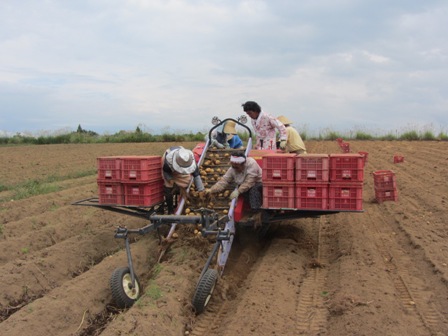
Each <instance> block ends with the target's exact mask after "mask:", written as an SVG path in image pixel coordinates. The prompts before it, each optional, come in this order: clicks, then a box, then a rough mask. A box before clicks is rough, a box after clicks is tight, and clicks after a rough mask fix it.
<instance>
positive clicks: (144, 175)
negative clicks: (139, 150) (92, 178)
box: [97, 156, 163, 206]
mask: <svg viewBox="0 0 448 336" xmlns="http://www.w3.org/2000/svg"><path fill="white" fill-rule="evenodd" d="M97 166H98V179H97V182H98V191H99V203H100V204H111V205H130V206H152V205H155V204H157V203H160V202H162V201H163V179H162V160H161V157H160V156H120V157H117V156H114V157H99V158H97Z"/></svg>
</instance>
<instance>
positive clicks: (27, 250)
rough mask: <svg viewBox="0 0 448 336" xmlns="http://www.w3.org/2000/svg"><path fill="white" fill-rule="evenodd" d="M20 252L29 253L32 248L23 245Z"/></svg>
mask: <svg viewBox="0 0 448 336" xmlns="http://www.w3.org/2000/svg"><path fill="white" fill-rule="evenodd" d="M20 252H22V254H28V252H30V248H29V247H22V248H21V249H20Z"/></svg>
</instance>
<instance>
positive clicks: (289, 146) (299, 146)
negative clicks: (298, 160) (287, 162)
mask: <svg viewBox="0 0 448 336" xmlns="http://www.w3.org/2000/svg"><path fill="white" fill-rule="evenodd" d="M277 119H278V120H279V121H280V122H281V123H282V124H283V125H285V127H286V146H285V149H284V150H285V152H287V153H296V154H306V147H305V144H304V143H303V140H302V137H301V136H300V134H299V132H297V130H296V129H295V128H294V127H292V126H291V124H292V121H291V120H289V119H288V118H286V117H285V116H280V117H278V118H277Z"/></svg>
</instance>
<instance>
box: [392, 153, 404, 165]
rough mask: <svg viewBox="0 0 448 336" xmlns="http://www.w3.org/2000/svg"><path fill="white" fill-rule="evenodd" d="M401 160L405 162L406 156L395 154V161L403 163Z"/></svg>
mask: <svg viewBox="0 0 448 336" xmlns="http://www.w3.org/2000/svg"><path fill="white" fill-rule="evenodd" d="M401 162H404V156H401V155H394V163H401Z"/></svg>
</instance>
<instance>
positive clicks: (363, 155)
mask: <svg viewBox="0 0 448 336" xmlns="http://www.w3.org/2000/svg"><path fill="white" fill-rule="evenodd" d="M358 154H359V155H362V157H363V159H364V166H365V165H366V163H367V158H368V157H369V153H368V152H358Z"/></svg>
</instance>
